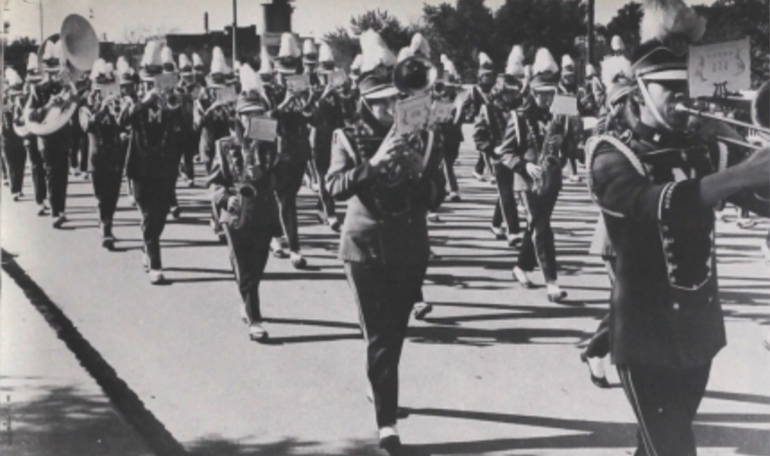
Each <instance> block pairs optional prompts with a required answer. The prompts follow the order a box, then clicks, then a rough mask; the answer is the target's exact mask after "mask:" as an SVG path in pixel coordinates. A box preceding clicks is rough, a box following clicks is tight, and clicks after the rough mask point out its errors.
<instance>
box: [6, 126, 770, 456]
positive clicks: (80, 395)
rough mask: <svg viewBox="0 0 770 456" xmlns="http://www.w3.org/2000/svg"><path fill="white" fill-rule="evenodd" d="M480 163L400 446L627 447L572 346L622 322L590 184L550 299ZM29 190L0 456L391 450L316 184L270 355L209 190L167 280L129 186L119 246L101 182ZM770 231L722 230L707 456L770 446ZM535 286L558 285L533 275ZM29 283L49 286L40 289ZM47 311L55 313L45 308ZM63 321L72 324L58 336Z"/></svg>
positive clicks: (280, 286)
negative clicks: (318, 214) (251, 317)
mask: <svg viewBox="0 0 770 456" xmlns="http://www.w3.org/2000/svg"><path fill="white" fill-rule="evenodd" d="M466 137H470V136H469V135H466ZM474 161H475V155H474V153H473V152H472V151H471V150H470V148H469V147H464V149H463V152H462V155H461V160H460V163H459V166H458V175H459V176H461V180H460V185H461V193H462V196H463V201H462V202H460V203H447V204H445V205H444V207H443V208H442V211H441V218H442V223H436V224H433V225H431V228H430V233H431V238H432V245H433V250H434V252H435V253H436V254H437V255H438V258H436V259H435V261H433V262H432V264H431V267H430V269H429V271H428V278H427V282H426V285H425V289H424V295H425V298H426V300H428V301H429V302H432V303H433V304H434V307H435V310H434V312H433V313H432V314H431V315H430V318H428V319H427V320H426V321H424V322H413V323H412V325H411V329H410V331H409V333H408V340H407V344H406V346H405V348H404V356H403V359H402V362H401V370H400V375H401V390H400V394H401V400H400V403H401V406H402V407H403V409H404V410H403V415H405V417H404V419H403V420H401V421H400V422H399V430H400V433H401V436H402V440H403V441H404V442H405V443H406V444H407V445H409V447H410V450H411V451H412V452H413V454H415V455H449V454H451V455H457V454H476V455H478V454H483V455H502V454H506V455H527V456H533V455H556V456H588V455H591V456H596V455H625V454H630V453H631V452H632V447H634V446H635V435H634V434H635V428H636V426H635V423H634V418H633V414H632V411H631V408H630V406H629V405H628V403H627V402H626V399H625V397H624V394H623V391H622V389H621V388H620V387H619V384H618V379H617V376H616V374H615V373H614V371H612V372H610V375H609V379H610V382H611V383H612V385H613V388H612V389H610V390H600V389H598V388H596V387H594V386H593V385H592V384H591V382H590V380H589V377H588V372H587V369H586V367H585V366H584V365H583V364H581V363H580V360H579V357H578V354H579V348H578V347H577V346H576V344H577V343H578V342H580V341H581V340H583V339H585V338H586V337H588V336H589V335H590V334H591V333H592V332H593V330H594V329H595V327H596V326H597V324H598V322H599V320H600V319H601V318H602V317H603V315H604V314H605V313H606V311H607V299H608V294H609V281H608V279H607V277H606V275H605V272H604V268H603V266H602V264H601V262H600V259H599V258H598V257H592V256H588V253H587V252H588V247H589V244H590V240H591V234H592V233H593V229H594V224H595V222H596V219H597V211H596V209H595V208H594V207H593V205H592V204H591V202H590V200H589V197H588V194H587V190H586V187H585V184H572V183H570V184H567V186H566V188H565V190H564V191H563V194H562V196H561V198H560V200H559V203H558V205H557V207H556V212H555V216H554V224H555V232H556V240H557V256H558V261H559V268H560V270H559V273H560V282H561V285H562V286H563V287H564V288H565V289H566V290H567V291H568V292H569V293H570V296H569V299H568V302H566V303H563V304H551V303H549V302H548V301H547V299H546V294H545V289H544V288H538V289H536V290H520V289H518V288H517V287H516V286H515V284H514V283H513V282H512V280H511V274H510V269H511V267H512V264H513V261H514V255H515V252H516V251H515V250H514V249H511V248H509V247H507V245H506V244H505V243H504V242H503V241H497V240H494V238H493V236H492V234H491V233H490V231H489V228H488V227H489V222H490V220H491V214H492V207H493V203H494V200H495V189H494V187H492V186H491V185H490V184H488V183H481V182H478V181H476V180H475V179H472V178H469V176H470V172H471V165H472V163H473V162H474ZM201 170H202V169H201V168H199V170H198V171H199V173H200V172H201ZM202 181H203V179H202V175H199V180H198V182H199V183H200V182H202ZM29 184H30V181H29V179H28V178H27V180H26V183H25V185H26V187H25V194H26V195H27V197H26V198H25V201H24V202H21V203H13V202H11V201H10V198H9V194H8V189H7V188H5V187H4V188H3V204H2V220H3V232H2V244H3V249H4V250H5V251H6V252H8V253H9V254H10V256H12V258H6V260H8V261H11V262H12V263H13V264H14V265H15V267H16V268H17V269H15V271H16V272H18V271H23V273H26V274H27V275H28V277H29V278H31V279H32V282H33V283H32V282H29V283H28V282H24V284H26V285H24V284H23V285H24V286H22V288H23V289H24V291H26V292H27V294H28V295H30V294H32V295H33V299H32V302H30V300H29V298H28V297H25V296H24V294H23V292H22V289H19V288H18V286H17V285H16V284H15V283H14V280H13V279H9V276H8V275H3V277H2V280H3V287H2V290H3V296H2V304H3V306H2V308H3V312H2V317H1V318H0V324H1V327H0V331H2V338H0V343H2V346H0V360H1V361H2V365H1V366H0V367H2V377H0V382H2V383H1V384H0V392H2V402H3V406H2V407H0V412H2V413H0V419H2V423H6V417H7V411H8V409H9V406H7V405H6V402H7V400H6V397H7V396H9V397H10V401H11V403H12V404H13V405H12V407H10V409H11V410H12V411H13V429H14V431H13V432H14V435H15V436H18V438H15V439H14V440H13V441H12V442H7V441H6V440H3V438H4V437H7V434H8V430H7V429H6V428H5V425H4V424H3V428H2V430H1V431H2V432H4V433H5V434H6V435H0V453H2V454H3V455H39V454H45V455H49V454H50V455H70V454H72V455H75V454H77V455H79V456H92V455H93V456H97V455H99V456H111V455H120V456H144V455H147V454H152V453H153V452H155V453H157V454H163V453H165V454H176V453H179V454H181V453H182V451H181V448H182V447H183V448H184V450H185V452H187V453H189V454H191V455H196V456H197V455H200V456H203V455H223V456H246V455H248V456H256V455H283V454H331V455H368V454H378V453H377V451H376V426H375V423H374V414H373V411H372V406H371V404H370V403H369V402H368V401H367V399H366V377H365V371H364V344H363V341H362V340H361V337H360V333H359V330H358V324H357V322H358V315H357V311H356V308H355V306H354V304H353V298H352V295H351V293H350V290H349V289H348V286H347V283H346V281H345V278H344V273H343V269H342V263H341V262H340V261H339V260H337V259H336V250H337V243H338V237H339V235H338V234H335V233H333V232H332V231H330V230H329V229H328V228H327V227H324V226H321V225H319V224H318V223H317V222H316V219H315V212H314V210H313V208H314V207H315V196H314V195H313V194H311V192H310V191H309V190H307V189H306V188H303V190H302V192H301V195H300V198H299V200H300V201H299V206H300V224H301V226H300V241H301V244H302V248H303V253H304V254H305V255H306V257H307V259H308V261H309V264H310V268H309V269H308V270H306V271H295V270H294V269H293V268H292V267H291V264H290V262H289V261H288V260H279V259H275V258H271V259H270V261H269V263H268V266H267V272H266V275H265V278H264V281H263V283H262V288H261V295H262V301H263V303H264V304H263V313H264V314H265V316H266V317H267V318H268V319H269V320H268V323H267V328H268V330H269V331H270V335H271V339H272V340H271V343H270V344H267V345H258V344H255V343H253V342H250V341H249V340H248V337H247V332H246V327H245V326H244V325H243V323H242V322H241V320H240V318H239V312H238V303H239V300H240V297H239V295H238V292H237V289H236V286H235V283H234V282H233V280H234V277H233V274H232V272H231V269H230V264H229V260H228V256H227V251H226V248H225V247H224V246H222V245H220V244H219V243H218V242H217V240H216V239H215V237H214V236H213V235H212V232H211V229H210V228H209V226H208V211H209V209H208V202H207V199H206V192H205V191H204V190H202V189H200V188H194V189H188V188H186V187H184V188H183V187H182V185H183V184H182V182H181V181H180V188H179V197H180V201H181V204H182V207H183V213H182V218H181V220H179V221H172V222H170V223H169V225H168V226H167V227H166V230H165V232H164V235H163V263H164V267H165V271H166V277H167V278H168V279H169V280H170V282H171V283H170V285H167V286H160V287H155V286H151V285H150V284H149V282H148V280H147V277H146V274H145V273H144V272H143V271H142V265H141V259H140V253H139V252H140V231H139V226H138V223H139V213H138V211H137V210H136V209H134V208H131V207H130V206H129V204H128V199H127V198H125V197H124V198H121V201H120V205H119V209H118V211H119V212H118V213H117V214H116V229H115V235H116V236H117V237H118V239H119V241H120V242H118V244H117V247H118V251H117V252H107V251H105V250H103V249H102V248H101V247H100V245H99V244H100V238H99V234H98V229H97V219H96V213H95V209H94V206H95V200H94V198H93V196H92V194H93V192H92V187H91V183H90V182H86V181H83V180H82V179H81V178H71V182H70V187H69V198H68V210H67V213H68V217H69V218H70V222H69V223H67V224H66V225H65V226H64V228H63V229H62V230H54V229H52V228H51V226H50V219H49V218H40V217H37V216H36V214H35V213H36V207H35V205H34V202H33V201H31V195H32V189H31V187H30V185H29ZM124 192H125V185H124ZM730 213H731V214H732V212H731V211H730ZM769 228H770V223H768V221H766V220H763V221H761V222H760V223H759V224H758V225H757V227H755V228H753V229H750V230H740V229H738V228H736V227H735V224H734V223H720V225H719V236H718V238H717V243H718V254H719V259H720V264H719V268H720V277H721V286H722V289H723V290H722V291H723V292H722V298H723V301H724V304H725V306H724V307H725V315H726V320H727V332H728V341H729V345H728V347H727V348H726V349H725V350H723V351H722V352H721V353H720V355H719V356H718V357H717V358H716V360H715V363H714V367H713V370H712V376H711V380H710V383H709V387H708V392H707V393H706V397H705V399H704V401H703V403H702V405H701V407H700V413H699V415H698V418H697V422H696V426H695V427H696V432H697V438H698V444H699V447H700V449H701V452H700V454H703V455H768V454H770V431H769V430H768V429H769V428H770V382H768V381H767V380H768V378H770V362H769V361H770V352H768V351H767V350H765V349H764V348H763V346H762V340H763V339H764V337H765V334H766V332H767V331H770V326H768V323H770V319H769V318H768V310H769V309H768V304H770V302H769V300H768V287H769V286H770V280H768V266H767V264H765V263H764V261H763V260H762V258H761V253H760V250H759V245H760V242H761V240H762V239H763V236H764V234H765V233H766V232H767V230H768V229H769ZM533 279H534V280H535V282H536V283H539V284H542V283H543V279H542V275H541V274H539V273H536V274H534V275H533ZM30 283H32V285H30ZM35 284H36V286H37V287H39V290H38V291H40V290H42V291H43V292H44V296H41V295H40V294H39V293H38V294H35V293H30V290H31V289H32V288H29V287H31V286H33V285H35ZM36 290H37V289H36ZM51 308H55V309H60V310H61V314H60V315H59V314H58V313H55V312H54V314H53V315H50V314H49V315H46V317H47V319H43V316H41V311H45V310H46V309H49V310H50V309H51ZM62 319H64V320H66V321H67V322H71V324H72V326H71V328H70V327H68V326H66V325H65V327H67V328H69V329H67V330H63V329H62V326H57V325H61V324H62ZM46 321H47V322H48V323H46ZM57 335H58V338H57ZM64 344H67V347H69V349H65V348H64ZM75 357H77V359H78V360H79V361H80V365H78V364H77V361H76V360H75ZM81 365H82V366H81ZM97 383H98V384H99V385H101V387H102V388H101V389H100V388H99V387H97ZM106 397H110V398H111V399H112V400H113V402H112V406H110V405H108V403H107V399H106ZM116 412H117V413H116ZM118 413H119V414H118ZM121 416H122V418H121ZM63 426H64V427H63ZM62 429H66V430H67V432H66V433H63V432H62ZM94 438H98V439H101V441H102V442H106V443H105V444H104V445H101V446H100V445H94V444H92V441H93V439H94ZM52 439H53V440H52ZM54 441H55V443H54ZM2 445H4V446H2Z"/></svg>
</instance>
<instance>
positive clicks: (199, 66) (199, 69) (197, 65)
mask: <svg viewBox="0 0 770 456" xmlns="http://www.w3.org/2000/svg"><path fill="white" fill-rule="evenodd" d="M179 66H182V65H181V64H180V65H179ZM192 69H193V71H195V72H196V73H205V72H206V65H204V64H203V59H201V56H200V55H198V53H197V52H193V55H192Z"/></svg>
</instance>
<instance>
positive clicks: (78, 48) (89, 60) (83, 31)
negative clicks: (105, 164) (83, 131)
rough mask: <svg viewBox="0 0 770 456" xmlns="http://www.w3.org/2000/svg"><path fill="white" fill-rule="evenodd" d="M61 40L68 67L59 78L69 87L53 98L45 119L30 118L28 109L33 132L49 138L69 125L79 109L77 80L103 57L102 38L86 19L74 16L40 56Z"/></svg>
mask: <svg viewBox="0 0 770 456" xmlns="http://www.w3.org/2000/svg"><path fill="white" fill-rule="evenodd" d="M57 41H61V44H62V53H63V57H64V62H63V63H62V65H63V66H64V68H63V69H62V71H61V74H60V75H59V77H60V80H61V81H62V82H63V83H64V84H65V85H66V86H67V87H65V90H63V91H62V92H61V93H59V94H57V95H55V96H53V97H51V99H50V100H49V101H48V104H47V105H46V112H45V117H43V119H41V120H37V121H35V120H32V119H30V118H29V114H30V111H31V109H30V107H29V103H28V104H27V107H26V108H25V110H24V117H25V119H26V125H27V128H28V129H29V131H30V133H32V134H35V135H37V136H47V135H50V134H52V133H55V132H57V131H59V130H60V129H61V128H62V127H64V125H66V124H67V122H69V120H70V118H71V117H72V116H73V114H75V110H76V109H77V106H78V99H79V95H78V93H77V89H76V88H75V84H74V81H77V80H78V79H80V77H81V76H82V75H83V73H85V72H86V71H88V70H90V69H91V67H92V66H93V64H94V62H95V61H96V59H97V58H99V39H98V38H97V37H96V31H94V28H93V27H92V26H91V24H90V23H89V22H88V20H86V19H85V18H84V17H83V16H80V15H77V14H70V15H69V16H67V17H66V18H65V19H64V22H62V26H61V32H60V33H57V34H55V35H52V36H50V37H48V38H46V40H45V41H43V43H42V44H41V45H40V49H39V50H38V55H39V56H41V57H42V55H43V52H44V50H45V46H46V44H47V43H48V42H52V43H56V42H57Z"/></svg>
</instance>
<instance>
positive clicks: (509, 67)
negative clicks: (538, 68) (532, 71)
mask: <svg viewBox="0 0 770 456" xmlns="http://www.w3.org/2000/svg"><path fill="white" fill-rule="evenodd" d="M505 73H506V74H509V75H511V76H524V50H523V49H522V48H521V46H519V45H518V44H517V45H515V46H514V47H513V49H511V53H510V54H508V63H507V64H506V65H505Z"/></svg>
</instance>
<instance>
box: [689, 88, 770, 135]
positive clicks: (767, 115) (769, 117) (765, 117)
mask: <svg viewBox="0 0 770 456" xmlns="http://www.w3.org/2000/svg"><path fill="white" fill-rule="evenodd" d="M674 109H675V110H676V111H678V112H685V113H687V114H689V115H691V116H696V117H702V118H706V119H711V120H718V121H720V122H724V123H726V124H728V125H732V126H735V127H740V128H746V129H748V130H749V131H756V132H758V133H760V134H761V135H762V136H764V137H765V138H770V81H767V82H765V83H764V84H762V86H761V87H760V89H759V90H758V91H757V95H756V97H755V98H754V99H753V100H752V101H751V108H750V109H751V117H752V121H753V123H748V122H742V121H740V120H735V119H730V118H726V117H722V116H718V115H715V114H710V113H708V112H705V111H702V110H699V109H695V108H691V107H689V106H687V105H685V104H684V103H679V104H677V105H676V106H675V107H674ZM717 140H719V141H721V142H724V143H728V144H733V145H736V146H741V147H747V148H749V149H755V150H759V149H761V148H762V146H760V145H757V144H753V143H751V142H748V141H740V140H736V139H733V138H728V137H726V136H717Z"/></svg>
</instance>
